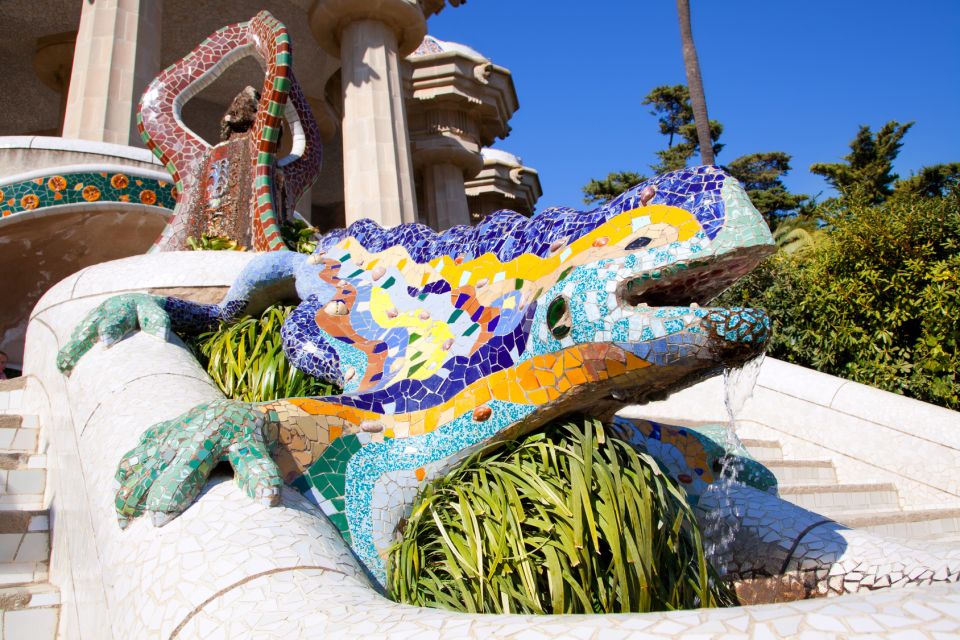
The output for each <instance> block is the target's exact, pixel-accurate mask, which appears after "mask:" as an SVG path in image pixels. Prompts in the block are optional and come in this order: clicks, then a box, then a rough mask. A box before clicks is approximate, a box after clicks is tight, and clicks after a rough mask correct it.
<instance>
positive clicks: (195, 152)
mask: <svg viewBox="0 0 960 640" xmlns="http://www.w3.org/2000/svg"><path fill="white" fill-rule="evenodd" d="M247 55H254V56H256V57H258V58H260V60H261V61H263V63H264V64H265V67H266V74H265V76H264V79H263V89H262V90H261V91H260V93H259V94H258V93H257V92H256V91H255V90H254V89H253V88H252V87H247V88H246V89H245V90H244V91H242V92H241V93H240V94H239V95H238V96H237V97H236V99H234V101H233V104H232V105H231V107H230V110H229V111H228V112H227V114H226V115H225V116H224V118H223V121H222V122H221V136H220V137H221V142H220V143H219V144H217V145H216V146H214V147H211V146H210V145H209V144H207V142H205V141H204V140H203V139H201V138H200V137H199V136H197V135H196V134H195V133H194V132H193V131H191V130H190V129H189V128H188V127H187V126H186V125H185V124H184V123H183V120H182V118H181V109H182V107H183V105H184V104H185V103H186V102H187V101H188V100H189V99H190V98H192V97H193V96H195V95H196V94H198V93H199V92H200V91H202V90H203V89H204V87H206V86H207V85H209V84H210V83H212V82H213V81H214V80H215V79H216V78H217V77H218V76H219V75H220V74H222V73H223V71H224V70H226V69H227V68H228V67H229V66H230V65H231V64H232V63H233V62H236V61H237V60H239V59H240V58H242V57H243V56H247ZM292 55H293V53H292V50H291V46H290V38H289V36H288V35H287V29H286V27H285V26H284V25H283V24H282V23H281V22H279V21H278V20H277V19H276V18H274V17H273V16H272V15H270V12H269V11H261V12H260V13H258V14H257V15H255V16H254V17H253V18H251V19H250V20H249V21H248V22H241V23H239V24H234V25H230V26H227V27H224V28H223V29H220V30H218V31H216V32H215V33H213V34H211V35H210V37H208V38H207V39H206V40H204V41H203V42H201V43H200V44H199V45H198V46H197V48H196V49H194V50H193V51H191V52H190V53H189V54H188V55H187V56H185V57H184V58H183V59H181V60H178V61H177V62H175V63H174V64H173V65H171V66H170V67H168V68H167V69H166V70H165V71H163V73H161V74H160V75H159V76H157V77H156V79H154V81H153V82H152V83H150V86H149V87H147V90H146V91H145V92H144V94H143V97H142V98H141V100H140V107H139V109H138V110H137V129H138V130H139V131H140V135H141V137H142V138H143V141H144V143H146V145H147V147H148V148H149V149H150V150H151V151H153V153H154V155H156V156H157V157H158V158H159V159H160V161H161V162H162V163H163V164H164V166H165V167H166V168H167V171H169V172H170V175H171V176H172V177H173V180H174V182H175V183H176V190H177V192H178V193H179V198H178V200H177V207H176V209H175V210H174V215H173V218H172V220H171V221H170V222H169V223H168V224H167V226H166V227H165V228H164V230H163V232H162V233H161V235H160V237H159V238H158V239H157V241H156V243H155V244H154V248H153V250H154V251H176V250H179V249H187V248H189V247H188V245H187V239H188V238H189V237H194V238H199V237H200V236H201V235H208V236H220V237H226V238H230V239H232V240H234V241H236V242H237V243H238V244H239V245H241V246H244V247H250V248H254V249H256V250H258V251H276V250H279V249H282V248H284V244H283V240H282V239H281V237H280V227H279V223H280V222H282V221H283V220H285V219H287V218H288V217H289V216H290V215H291V214H292V213H293V209H294V206H296V204H297V201H298V200H299V199H300V196H301V195H303V193H304V191H306V190H307V189H308V188H310V186H311V185H312V184H313V182H314V181H315V180H316V178H317V175H318V174H319V172H320V159H321V150H322V144H321V140H320V131H319V129H318V127H317V124H316V121H315V120H314V118H313V113H312V112H311V111H310V107H309V105H308V104H307V101H306V98H305V97H304V95H303V91H302V90H301V89H300V84H299V83H298V82H297V79H296V78H295V77H294V75H293V69H292V64H293V60H292ZM284 118H286V120H287V123H288V124H289V125H290V129H291V132H292V136H293V148H292V150H291V153H290V155H289V156H287V157H285V158H282V159H280V160H279V161H278V160H277V152H278V149H279V140H280V135H281V130H282V124H283V119H284ZM228 185H229V186H230V188H228Z"/></svg>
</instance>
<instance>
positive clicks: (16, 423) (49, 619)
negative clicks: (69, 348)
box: [0, 378, 60, 640]
mask: <svg viewBox="0 0 960 640" xmlns="http://www.w3.org/2000/svg"><path fill="white" fill-rule="evenodd" d="M24 383H25V379H23V378H17V379H14V380H7V381H0V617H2V619H0V640H21V639H23V640H26V639H27V638H29V639H30V640H52V639H53V638H56V635H57V623H58V618H59V614H60V592H59V591H58V590H57V588H56V587H54V586H53V585H51V584H50V583H49V582H48V581H47V578H48V571H49V563H50V516H49V511H48V510H47V508H46V506H45V504H46V503H45V501H44V492H45V491H46V484H47V460H46V456H45V455H44V453H43V452H42V451H39V450H38V449H39V445H40V442H41V440H40V425H39V424H38V423H37V418H36V416H30V415H21V414H20V411H21V402H22V396H23V387H24Z"/></svg>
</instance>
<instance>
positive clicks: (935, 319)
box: [717, 192, 960, 409]
mask: <svg viewBox="0 0 960 640" xmlns="http://www.w3.org/2000/svg"><path fill="white" fill-rule="evenodd" d="M817 215H818V216H819V217H821V218H822V219H823V220H824V221H825V222H826V233H824V234H820V235H818V236H817V238H816V240H815V242H814V245H813V246H812V247H808V248H807V249H806V250H804V251H800V252H795V253H793V254H789V253H787V252H785V251H780V252H778V253H777V254H776V255H775V256H773V257H772V258H770V259H769V260H767V261H766V262H765V263H764V264H762V265H761V266H760V267H759V268H757V270H756V271H754V273H752V274H750V275H749V276H748V277H747V278H744V279H743V280H741V281H740V282H739V283H738V284H737V285H735V286H734V287H733V288H732V289H731V290H730V291H728V292H727V293H725V294H724V295H723V296H721V298H720V299H719V300H718V301H717V304H720V305H744V304H745V305H751V306H757V307H762V308H764V309H766V310H767V311H768V312H769V313H770V315H771V317H772V319H773V323H774V332H773V339H772V341H771V344H770V347H769V350H768V353H769V354H770V355H772V356H774V357H776V358H781V359H783V360H786V361H788V362H794V363H796V364H799V365H803V366H805V367H811V368H813V369H817V370H819V371H823V372H825V373H829V374H833V375H837V376H841V377H844V378H847V379H849V380H855V381H857V382H862V383H864V384H869V385H872V386H875V387H878V388H880V389H885V390H887V391H892V392H895V393H901V394H903V395H906V396H909V397H912V398H917V399H919V400H924V401H926V402H931V403H934V404H939V405H941V406H944V407H948V408H950V409H960V381H958V378H957V369H958V368H960V352H958V349H957V345H958V342H960V193H957V192H955V193H953V194H951V195H948V196H946V197H941V198H892V199H890V200H888V201H887V202H886V203H884V204H882V205H877V206H869V205H865V204H859V203H856V202H849V201H840V202H836V203H834V204H833V205H831V206H829V207H821V208H820V209H819V210H818V211H817Z"/></svg>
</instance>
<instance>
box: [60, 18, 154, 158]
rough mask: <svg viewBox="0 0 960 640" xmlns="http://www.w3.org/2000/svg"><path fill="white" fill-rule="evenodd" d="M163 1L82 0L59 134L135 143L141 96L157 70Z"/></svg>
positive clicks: (138, 142)
mask: <svg viewBox="0 0 960 640" xmlns="http://www.w3.org/2000/svg"><path fill="white" fill-rule="evenodd" d="M162 8H163V4H162V0H96V2H84V3H83V10H82V13H81V14H80V28H79V31H78V33H77V45H76V50H75V52H74V56H73V71H72V73H71V76H70V91H69V94H68V96H67V108H66V114H65V116H64V123H63V135H64V137H67V138H81V139H83V140H96V141H102V142H112V143H115V144H135V145H139V144H140V136H139V134H137V130H136V118H135V117H134V113H135V110H136V108H137V103H138V102H139V101H140V95H141V94H142V93H143V90H144V89H145V88H146V86H147V84H148V83H149V82H150V81H151V80H152V79H153V78H154V77H155V76H156V75H157V73H159V72H160V19H161V15H162Z"/></svg>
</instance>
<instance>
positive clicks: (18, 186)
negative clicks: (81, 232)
mask: <svg viewBox="0 0 960 640" xmlns="http://www.w3.org/2000/svg"><path fill="white" fill-rule="evenodd" d="M173 194H174V185H173V183H172V182H170V181H168V180H162V181H161V180H156V179H154V178H145V177H141V176H137V175H131V174H127V173H108V172H100V173H95V172H92V173H86V172H84V173H52V174H50V175H46V176H43V177H39V178H33V179H31V180H23V181H21V182H14V183H10V184H0V215H2V216H3V217H4V218H6V217H8V216H12V215H16V214H18V213H24V212H28V211H35V210H37V209H43V208H45V207H56V206H60V205H65V204H88V203H94V202H133V203H140V204H147V205H152V206H155V207H161V208H163V209H170V210H171V211H172V210H173V208H174V206H176V204H177V201H176V198H175V197H174V195H173Z"/></svg>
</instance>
